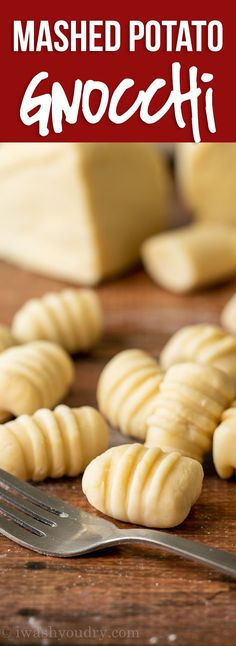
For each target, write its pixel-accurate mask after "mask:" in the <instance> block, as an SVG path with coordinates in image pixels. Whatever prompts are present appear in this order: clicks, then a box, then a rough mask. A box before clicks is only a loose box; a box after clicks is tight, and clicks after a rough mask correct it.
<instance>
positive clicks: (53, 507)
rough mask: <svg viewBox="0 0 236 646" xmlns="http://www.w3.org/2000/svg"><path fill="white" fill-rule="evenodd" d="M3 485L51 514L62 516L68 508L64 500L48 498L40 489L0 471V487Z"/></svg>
mask: <svg viewBox="0 0 236 646" xmlns="http://www.w3.org/2000/svg"><path fill="white" fill-rule="evenodd" d="M1 485H4V486H5V487H7V489H14V490H15V491H17V492H18V493H19V494H21V495H22V496H24V498H27V500H31V501H32V502H33V503H34V504H35V505H37V506H38V507H43V508H44V509H47V510H48V511H50V512H51V513H54V514H57V515H60V514H61V513H63V511H64V509H66V508H67V504H66V503H64V502H63V501H62V500H59V499H57V498H53V496H48V494H46V493H45V492H43V493H41V492H40V490H39V489H38V488H36V487H34V486H32V485H31V484H29V483H28V482H25V481H24V480H18V478H15V476H13V475H12V474H10V473H7V472H6V471H4V470H3V469H0V487H1Z"/></svg>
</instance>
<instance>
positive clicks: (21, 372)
mask: <svg viewBox="0 0 236 646" xmlns="http://www.w3.org/2000/svg"><path fill="white" fill-rule="evenodd" d="M73 376H74V369H73V364H72V361H71V359H70V357H69V355H68V354H67V353H66V352H65V350H63V349H62V348H61V347H60V346H58V345H56V344H55V343H50V342H49V341H34V342H33V343H28V344H26V345H22V346H18V347H14V348H9V349H8V350H5V352H2V354H1V355H0V409H1V410H4V411H7V412H8V413H11V414H12V415H14V416H17V415H22V414H28V415H32V414H33V413H34V412H35V411H36V410H37V409H38V408H42V407H43V408H54V406H55V405H56V404H58V403H59V402H60V401H61V400H62V399H63V397H64V396H65V395H66V393H67V391H68V390H69V387H70V385H71V383H72V380H73Z"/></svg>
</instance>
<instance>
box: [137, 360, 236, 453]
mask: <svg viewBox="0 0 236 646" xmlns="http://www.w3.org/2000/svg"><path fill="white" fill-rule="evenodd" d="M234 397H235V385H234V382H233V380H232V379H231V378H230V377H228V376H227V375H226V374H225V373H224V372H222V371H221V370H218V369H217V368H215V367H214V366H202V365H200V364H197V363H182V364H180V363H179V364H177V365H176V366H172V367H171V368H169V370H168V371H167V373H166V375H165V377H164V380H163V381H162V383H161V385H160V394H159V396H158V398H157V405H156V410H155V412H154V413H153V414H152V415H151V416H150V417H149V419H148V431H147V437H146V444H147V445H148V446H159V447H160V448H161V449H162V450H163V451H167V452H169V451H180V453H182V454H183V455H186V456H189V457H191V458H194V459H196V460H199V461H200V462H201V461H202V459H203V457H204V455H205V454H206V453H208V452H209V451H210V449H211V445H212V437H213V433H214V431H215V429H216V426H217V425H218V424H219V421H220V419H221V415H222V412H223V411H224V409H225V408H226V407H228V406H229V405H230V404H231V402H232V401H233V399H234Z"/></svg>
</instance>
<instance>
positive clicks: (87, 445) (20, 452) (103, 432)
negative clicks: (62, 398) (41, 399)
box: [0, 406, 108, 481]
mask: <svg viewBox="0 0 236 646" xmlns="http://www.w3.org/2000/svg"><path fill="white" fill-rule="evenodd" d="M107 447H108V430H107V426H106V423H105V421H104V419H103V417H102V416H101V415H100V413H98V411H96V410H95V409H94V408H90V407H89V406H84V407H82V408H68V406H57V408H55V410H54V411H50V410H47V409H41V410H38V411H37V412H36V413H34V415H32V416H29V415H22V416H21V417H18V419H16V420H14V421H12V422H9V423H8V424H4V425H2V426H0V468H1V469H5V471H8V472H9V473H12V474H13V475H15V476H17V477H18V478H22V479H23V480H36V481H37V480H44V479H45V478H48V477H50V478H61V477H62V476H64V475H67V476H77V475H78V474H79V473H81V471H83V470H84V469H85V467H86V466H87V464H88V463H89V462H90V461H91V460H93V459H94V458H95V457H96V456H97V455H99V454H100V453H102V452H103V451H105V450H106V449H107Z"/></svg>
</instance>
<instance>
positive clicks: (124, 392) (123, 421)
mask: <svg viewBox="0 0 236 646" xmlns="http://www.w3.org/2000/svg"><path fill="white" fill-rule="evenodd" d="M162 379H163V371H162V370H161V368H160V366H159V364H158V362H157V361H156V360H155V359H153V357H151V356H150V355H149V354H148V353H147V352H143V351H142V350H134V349H132V350H124V351H123V352H120V353H119V354H117V355H116V356H115V357H113V359H111V361H109V363H108V364H107V365H106V366H105V368H104V370H103V371H102V373H101V375H100V378H99V381H98V388H97V400H98V406H99V408H100V410H101V412H102V413H103V415H104V416H105V417H106V418H107V419H108V421H109V422H110V424H112V426H115V427H117V428H119V430H120V431H121V432H122V433H123V434H124V435H131V436H133V437H136V438H138V439H145V436H146V430H147V427H146V422H147V418H148V416H149V415H150V414H151V413H152V411H153V410H154V409H155V406H156V399H157V395H158V393H159V388H160V383H161V381H162Z"/></svg>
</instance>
